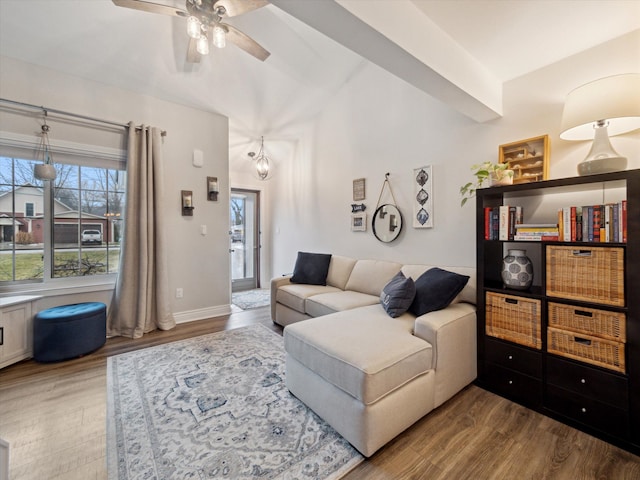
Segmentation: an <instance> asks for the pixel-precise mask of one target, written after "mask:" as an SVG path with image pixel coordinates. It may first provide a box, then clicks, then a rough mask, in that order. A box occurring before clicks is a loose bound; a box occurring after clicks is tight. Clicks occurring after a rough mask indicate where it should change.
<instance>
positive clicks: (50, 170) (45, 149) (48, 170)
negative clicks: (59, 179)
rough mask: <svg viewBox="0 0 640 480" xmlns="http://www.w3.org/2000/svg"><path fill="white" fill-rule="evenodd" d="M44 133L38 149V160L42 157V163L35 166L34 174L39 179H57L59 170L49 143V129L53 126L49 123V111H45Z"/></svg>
mask: <svg viewBox="0 0 640 480" xmlns="http://www.w3.org/2000/svg"><path fill="white" fill-rule="evenodd" d="M40 128H41V129H42V134H41V135H40V144H39V145H38V148H37V150H36V160H38V159H39V157H41V158H42V163H41V164H37V165H35V166H34V167H33V176H34V177H36V178H37V179H38V180H46V181H50V180H55V178H56V175H57V172H56V167H55V166H54V165H53V154H52V153H51V145H50V144H49V131H50V130H51V128H50V127H49V125H47V111H46V110H45V112H44V121H43V124H42V127H40Z"/></svg>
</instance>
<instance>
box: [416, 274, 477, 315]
mask: <svg viewBox="0 0 640 480" xmlns="http://www.w3.org/2000/svg"><path fill="white" fill-rule="evenodd" d="M468 281H469V277H468V276H467V275H460V274H458V273H454V272H449V271H448V270H443V269H441V268H437V267H435V268H432V269H430V270H427V271H426V272H424V273H423V274H422V275H420V277H418V279H417V280H416V282H415V283H416V297H415V299H414V300H413V303H412V304H411V306H410V307H409V311H410V312H411V313H413V314H414V315H415V316H416V317H419V316H420V315H424V314H425V313H429V312H434V311H436V310H442V309H443V308H446V307H448V306H449V304H450V303H451V302H452V301H453V299H454V298H456V295H458V294H459V293H460V292H461V291H462V289H463V288H464V286H465V285H466V284H467V282H468Z"/></svg>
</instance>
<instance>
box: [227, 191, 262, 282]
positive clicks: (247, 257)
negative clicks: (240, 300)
mask: <svg viewBox="0 0 640 480" xmlns="http://www.w3.org/2000/svg"><path fill="white" fill-rule="evenodd" d="M229 213H230V218H231V221H230V225H231V248H230V252H231V291H232V292H240V291H243V290H253V289H255V288H260V192H259V191H257V190H244V189H240V188H232V189H231V202H230V212H229Z"/></svg>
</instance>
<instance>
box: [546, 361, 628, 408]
mask: <svg viewBox="0 0 640 480" xmlns="http://www.w3.org/2000/svg"><path fill="white" fill-rule="evenodd" d="M547 382H548V383H549V384H550V385H553V386H556V387H559V388H564V389H565V390H569V391H571V392H574V393H577V394H578V395H582V396H585V397H590V398H595V399H598V401H600V402H602V403H606V404H608V405H612V406H614V407H619V408H625V406H626V405H627V404H628V397H629V387H628V382H627V379H626V378H624V377H621V376H620V375H615V374H613V373H607V372H602V371H600V370H597V369H595V368H591V367H588V366H586V365H577V364H575V363H573V362H567V361H566V360H562V359H560V358H554V357H551V356H549V357H547Z"/></svg>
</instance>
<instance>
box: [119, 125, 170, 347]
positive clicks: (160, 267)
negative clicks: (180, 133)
mask: <svg viewBox="0 0 640 480" xmlns="http://www.w3.org/2000/svg"><path fill="white" fill-rule="evenodd" d="M162 168H163V164H162V139H161V135H160V129H158V128H155V127H146V126H142V127H138V128H136V126H135V125H134V123H133V122H130V123H129V140H128V147H127V194H126V195H127V197H126V207H125V208H126V210H125V225H124V238H123V241H122V243H121V252H120V269H119V273H118V279H117V281H116V288H115V290H114V293H113V299H112V301H111V307H110V309H109V316H108V320H107V333H108V335H110V336H124V337H131V338H140V337H141V336H142V335H143V334H144V333H147V332H150V331H152V330H155V329H160V330H169V329H171V328H173V327H175V325H176V322H175V319H174V318H173V313H172V312H171V307H170V305H169V284H168V271H167V269H168V267H167V260H166V257H167V255H166V248H167V244H166V240H165V233H164V232H165V229H164V217H163V213H162V212H163V208H161V205H160V203H161V202H162V198H163V194H164V192H163V190H164V186H163V185H164V183H163V173H162ZM164 211H165V212H166V210H164Z"/></svg>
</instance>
